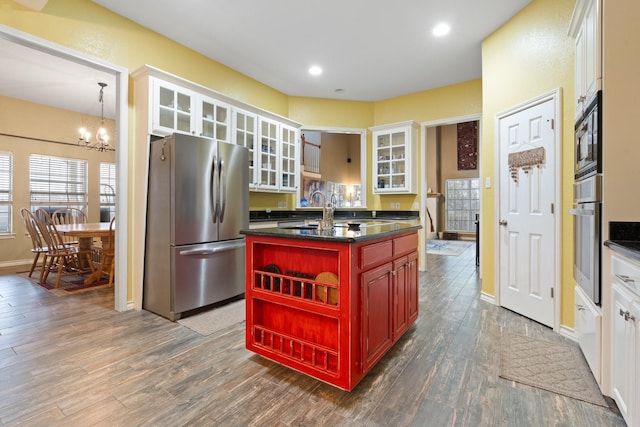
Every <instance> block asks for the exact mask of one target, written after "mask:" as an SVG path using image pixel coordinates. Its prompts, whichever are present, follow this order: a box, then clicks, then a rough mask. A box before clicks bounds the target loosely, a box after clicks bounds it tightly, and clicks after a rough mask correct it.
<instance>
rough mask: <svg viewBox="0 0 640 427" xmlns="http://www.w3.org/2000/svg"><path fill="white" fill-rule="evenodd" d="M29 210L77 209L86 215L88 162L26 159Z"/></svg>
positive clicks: (37, 158)
mask: <svg viewBox="0 0 640 427" xmlns="http://www.w3.org/2000/svg"><path fill="white" fill-rule="evenodd" d="M29 193H30V198H31V210H32V211H35V210H36V209H38V208H43V209H45V210H47V211H48V212H50V213H51V212H53V211H55V210H56V209H60V208H67V207H69V208H77V209H80V210H82V211H84V212H85V213H86V212H87V200H88V195H87V161H86V160H73V159H63V158H60V157H51V156H41V155H38V154H32V155H31V156H30V157H29Z"/></svg>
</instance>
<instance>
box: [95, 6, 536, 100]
mask: <svg viewBox="0 0 640 427" xmlns="http://www.w3.org/2000/svg"><path fill="white" fill-rule="evenodd" d="M92 1H93V2H94V3H97V4H100V5H102V6H104V7H106V8H108V9H110V10H112V11H114V12H116V13H118V14H119V15H122V16H126V17H127V18H129V19H131V20H133V21H135V22H137V23H139V24H141V25H143V26H145V27H147V28H150V29H152V30H154V31H156V32H158V33H160V34H163V35H165V36H167V37H168V38H170V39H173V40H175V41H178V42H179V43H181V44H183V45H185V46H188V47H190V48H192V49H194V50H196V51H198V52H200V53H202V54H204V55H206V56H208V57H211V58H213V59H215V60H217V61H219V62H221V63H223V64H225V65H228V66H229V67H231V68H233V69H235V70H237V71H240V72H241V73H244V74H246V75H248V76H250V77H253V78H254V79H256V80H258V81H260V82H263V83H265V84H266V85H268V86H270V87H273V88H275V89H277V90H279V91H281V92H283V93H285V94H287V95H292V96H309V97H320V98H339V99H348V100H361V101H377V100H381V99H386V98H390V97H394V96H398V95H404V94H408V93H414V92H419V91H422V90H426V89H432V88H436V87H441V86H446V85H450V84H454V83H459V82H462V81H467V80H472V79H476V78H479V77H481V63H480V55H481V42H482V40H483V39H484V38H486V37H487V36H488V35H489V34H491V33H492V32H493V31H495V30H496V29H497V28H499V27H500V26H501V25H502V24H504V23H505V22H506V21H508V20H509V19H510V18H511V17H512V16H513V15H515V14H516V13H517V12H519V11H520V10H521V9H522V8H523V7H525V6H526V5H527V4H529V3H530V1H531V0H394V1H390V0H322V1H309V0H307V1H304V0H269V1H265V0H206V1H203V0H200V1H197V0H190V1H187V2H185V1H175V0H136V1H131V0H92ZM440 21H446V22H448V23H449V24H450V25H451V28H452V29H451V33H450V34H449V35H448V36H446V37H444V38H435V37H433V36H432V34H431V30H432V29H433V27H434V26H435V25H436V23H438V22H440ZM313 64H317V65H320V66H321V67H322V68H323V70H324V72H323V74H322V75H321V76H320V77H312V76H310V75H309V74H308V73H307V69H308V68H309V67H310V66H311V65H313ZM152 65H153V64H152ZM336 89H343V90H344V91H343V92H340V93H336V92H335V90H336Z"/></svg>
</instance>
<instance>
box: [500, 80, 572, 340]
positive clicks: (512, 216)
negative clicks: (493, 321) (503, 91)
mask: <svg viewBox="0 0 640 427" xmlns="http://www.w3.org/2000/svg"><path fill="white" fill-rule="evenodd" d="M559 102H560V101H559V92H558V91H554V92H550V93H548V94H545V95H542V96H540V97H538V98H536V99H533V100H531V101H528V102H526V103H524V104H521V105H518V106H516V107H513V108H510V109H509V110H507V111H505V112H503V113H500V114H498V115H497V116H496V135H497V141H496V142H497V144H496V159H497V163H496V164H497V166H496V169H497V171H496V172H497V186H496V187H497V188H496V192H497V198H496V204H497V206H496V208H497V212H498V221H499V222H498V228H497V233H496V238H497V239H498V242H497V248H498V256H497V260H498V266H497V267H498V268H497V269H496V270H497V271H498V272H499V273H498V282H499V283H498V286H497V291H498V293H499V295H498V298H497V300H498V302H499V305H501V306H503V307H505V308H508V309H510V310H512V311H515V312H517V313H519V314H522V315H523V316H526V317H528V318H530V319H532V320H535V321H537V322H539V323H541V324H544V325H547V326H549V327H552V328H555V326H556V323H557V320H556V319H557V307H556V306H557V304H556V303H555V298H554V296H555V295H556V294H558V292H557V291H558V289H557V288H558V283H559V275H558V268H557V266H558V261H557V258H558V254H559V253H560V251H559V239H558V235H557V234H558V233H557V230H559V224H558V221H559V217H560V215H556V212H555V211H556V208H555V207H556V206H559V205H560V204H559V193H560V191H559V188H558V177H559V176H560V174H559V170H558V167H559V163H560V162H559V161H558V159H559V158H560V154H559V153H560V145H561V144H560V141H559V136H558V135H561V133H560V132H559V131H558V129H557V125H556V124H557V123H559V120H558V111H560V109H559Z"/></svg>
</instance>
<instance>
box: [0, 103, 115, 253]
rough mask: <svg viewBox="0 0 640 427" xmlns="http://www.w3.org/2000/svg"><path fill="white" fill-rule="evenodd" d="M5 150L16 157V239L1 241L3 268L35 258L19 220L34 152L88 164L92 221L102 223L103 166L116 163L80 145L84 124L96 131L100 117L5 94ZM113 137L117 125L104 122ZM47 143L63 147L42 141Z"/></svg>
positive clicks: (1, 137) (1, 141) (0, 107)
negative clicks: (81, 125)
mask: <svg viewBox="0 0 640 427" xmlns="http://www.w3.org/2000/svg"><path fill="white" fill-rule="evenodd" d="M0 111H2V114H0V132H1V133H0V151H4V152H10V153H12V155H13V208H14V209H13V218H12V220H13V232H14V233H15V237H10V238H6V239H0V264H4V265H15V264H16V263H20V262H21V261H25V260H28V261H29V262H31V261H32V260H33V255H32V254H31V239H30V238H29V237H28V236H27V235H26V234H25V233H26V230H25V228H24V225H23V224H22V219H21V217H20V209H21V208H23V207H26V208H29V207H30V199H29V155H30V154H32V153H36V154H42V155H46V156H55V157H63V158H67V159H76V160H86V161H87V173H88V177H87V179H88V191H89V205H88V209H87V213H88V215H89V220H90V221H99V220H100V196H99V194H100V162H106V163H114V162H115V153H114V152H113V151H107V152H98V151H95V150H87V149H86V148H84V147H78V146H77V137H78V128H79V126H80V124H81V123H84V124H85V126H87V127H90V126H92V127H93V128H94V129H96V128H97V125H98V124H99V123H100V118H99V117H94V116H88V115H86V114H80V113H75V112H72V111H67V110H61V109H57V108H52V107H48V106H45V105H39V104H33V103H30V102H25V101H21V100H18V99H13V98H7V97H2V96H0ZM105 127H106V128H107V132H108V134H109V135H113V134H114V130H115V129H114V124H113V121H111V120H105ZM38 139H46V140H50V141H56V142H59V143H51V142H45V141H39V140H38Z"/></svg>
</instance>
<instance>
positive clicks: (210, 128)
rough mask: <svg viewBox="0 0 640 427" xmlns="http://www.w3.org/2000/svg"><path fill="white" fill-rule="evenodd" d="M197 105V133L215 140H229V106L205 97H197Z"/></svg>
mask: <svg viewBox="0 0 640 427" xmlns="http://www.w3.org/2000/svg"><path fill="white" fill-rule="evenodd" d="M198 106H199V107H200V108H199V109H198V110H199V114H198V123H197V124H198V128H199V132H198V134H199V135H200V136H204V137H205V138H211V139H215V140H217V141H224V142H231V135H230V132H229V127H230V126H229V123H230V118H231V114H230V113H229V106H228V105H225V104H223V103H221V102H219V101H216V100H214V99H212V98H207V97H199V98H198Z"/></svg>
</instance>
